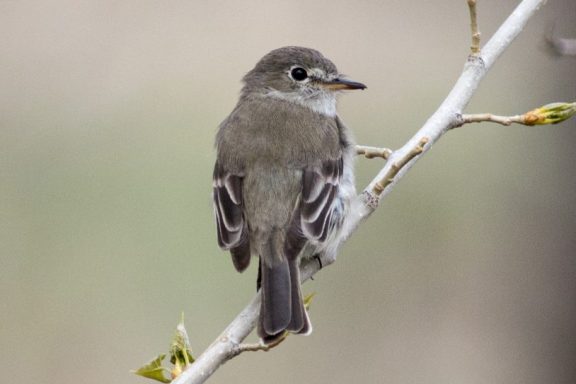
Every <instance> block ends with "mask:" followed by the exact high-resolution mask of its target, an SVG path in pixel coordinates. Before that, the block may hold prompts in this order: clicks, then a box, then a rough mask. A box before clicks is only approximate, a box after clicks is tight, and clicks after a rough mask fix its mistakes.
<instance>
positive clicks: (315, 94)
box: [212, 46, 366, 345]
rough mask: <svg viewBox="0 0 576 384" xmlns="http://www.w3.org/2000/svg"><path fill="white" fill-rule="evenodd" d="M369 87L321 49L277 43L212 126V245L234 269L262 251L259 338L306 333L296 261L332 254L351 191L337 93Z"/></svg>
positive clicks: (348, 141)
mask: <svg viewBox="0 0 576 384" xmlns="http://www.w3.org/2000/svg"><path fill="white" fill-rule="evenodd" d="M365 88H366V86H365V85H364V84H362V83H359V82H355V81H352V80H349V79H347V78H346V77H345V76H343V75H341V74H340V73H339V72H338V70H337V68H336V66H335V65H334V63H332V61H330V60H329V59H327V58H326V57H324V55H322V54H321V53H320V52H319V51H317V50H314V49H311V48H304V47H297V46H288V47H283V48H278V49H275V50H273V51H271V52H269V53H268V54H266V55H265V56H264V57H262V58H261V59H260V61H258V62H257V64H256V65H255V67H254V68H253V69H252V70H250V71H249V72H248V73H247V74H246V75H245V76H244V77H243V87H242V90H241V92H240V97H239V100H238V103H237V104H236V106H235V107H234V109H233V110H232V112H231V113H230V114H229V115H228V117H226V119H224V121H223V122H222V123H221V124H220V126H219V128H218V131H217V134H216V140H215V147H216V162H215V165H214V173H213V193H212V195H213V206H214V214H215V221H216V229H217V237H218V245H219V246H220V248H221V249H223V250H226V251H229V252H230V254H231V258H232V263H233V265H234V267H235V268H236V270H237V271H239V272H243V271H244V270H246V268H247V267H248V266H249V264H250V260H251V258H252V257H253V256H254V257H258V258H259V269H258V280H257V289H258V290H259V291H260V292H261V303H260V314H259V317H258V322H257V334H258V336H259V338H260V340H261V342H262V343H263V344H265V345H266V344H271V343H273V342H275V341H277V340H279V339H280V338H282V337H283V335H284V334H285V332H291V333H296V334H305V335H306V334H310V333H311V331H312V325H311V323H310V319H309V317H308V313H307V311H306V310H305V308H304V305H303V299H302V293H301V289H300V284H301V281H300V261H301V260H302V259H303V258H310V257H320V256H326V257H329V258H330V259H335V258H336V250H337V248H338V245H339V243H340V241H341V238H340V235H341V229H342V226H343V224H344V221H345V219H346V217H347V215H348V214H349V212H350V205H351V200H352V198H353V197H354V196H356V189H355V184H354V164H353V159H354V156H355V149H354V140H353V137H352V133H351V131H350V130H349V129H348V128H347V127H346V126H345V125H344V123H343V122H342V120H341V119H340V117H339V116H338V114H337V111H336V104H337V95H338V94H339V93H340V92H341V91H344V90H358V89H360V90H363V89H365ZM318 260H320V258H319V259H318Z"/></svg>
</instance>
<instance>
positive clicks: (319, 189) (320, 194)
mask: <svg viewBox="0 0 576 384" xmlns="http://www.w3.org/2000/svg"><path fill="white" fill-rule="evenodd" d="M342 172H343V160H342V157H340V158H338V159H336V160H325V161H324V162H323V163H322V165H321V166H319V167H313V168H307V169H304V171H303V174H302V192H301V195H300V200H299V202H298V206H297V208H296V210H295V212H294V216H293V219H292V222H291V224H290V228H289V230H288V235H287V237H286V243H285V244H286V246H285V252H286V255H287V256H288V257H296V256H298V254H299V253H300V251H301V250H302V248H303V247H304V245H305V243H306V241H312V242H313V243H321V242H324V241H325V240H326V238H327V237H328V234H329V233H330V229H331V228H330V226H331V222H332V215H333V212H334V209H333V206H334V203H335V197H336V196H337V194H338V189H339V186H340V181H341V178H342Z"/></svg>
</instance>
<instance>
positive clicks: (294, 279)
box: [258, 232, 312, 344]
mask: <svg viewBox="0 0 576 384" xmlns="http://www.w3.org/2000/svg"><path fill="white" fill-rule="evenodd" d="M278 237H279V233H278V232H274V233H273V234H272V236H270V240H269V241H268V243H267V244H266V246H264V247H263V249H262V252H261V255H260V258H261V260H260V278H261V295H262V304H261V306H260V318H259V322H258V335H259V336H260V338H261V339H262V341H263V342H264V343H266V344H270V343H272V342H274V341H276V340H278V339H279V338H280V337H282V336H283V334H284V332H285V331H289V332H294V333H300V334H309V333H310V332H311V330H312V327H311V325H310V319H309V318H308V314H307V313H306V309H305V308H304V303H303V301H302V293H301V291H300V266H299V260H298V257H297V256H298V255H296V256H291V255H285V254H284V252H283V249H284V247H283V245H282V242H281V241H279V240H280V239H279V238H278Z"/></svg>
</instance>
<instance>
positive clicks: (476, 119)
mask: <svg viewBox="0 0 576 384" xmlns="http://www.w3.org/2000/svg"><path fill="white" fill-rule="evenodd" d="M575 114H576V102H574V103H550V104H546V105H545V106H543V107H540V108H536V109H533V110H531V111H530V112H526V113H525V114H523V115H515V116H498V115H493V114H491V113H480V114H475V115H460V116H459V117H458V121H457V123H456V125H454V126H453V127H452V128H457V127H460V126H462V125H464V124H468V123H482V122H490V123H498V124H502V125H511V124H513V123H515V124H522V125H530V126H532V125H545V124H557V123H560V122H562V121H564V120H566V119H569V118H571V117H572V116H574V115H575Z"/></svg>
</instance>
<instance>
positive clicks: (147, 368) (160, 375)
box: [132, 354, 172, 383]
mask: <svg viewBox="0 0 576 384" xmlns="http://www.w3.org/2000/svg"><path fill="white" fill-rule="evenodd" d="M165 357H166V355H165V354H161V355H158V357H157V358H155V359H154V360H151V361H150V362H148V363H147V364H146V365H144V366H142V367H140V368H138V369H137V370H135V371H132V373H134V374H136V375H140V376H143V377H146V378H148V379H153V380H157V381H159V382H161V383H170V382H171V381H172V380H169V379H168V378H166V376H164V372H165V371H167V369H166V368H164V367H162V360H164V358H165Z"/></svg>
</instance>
